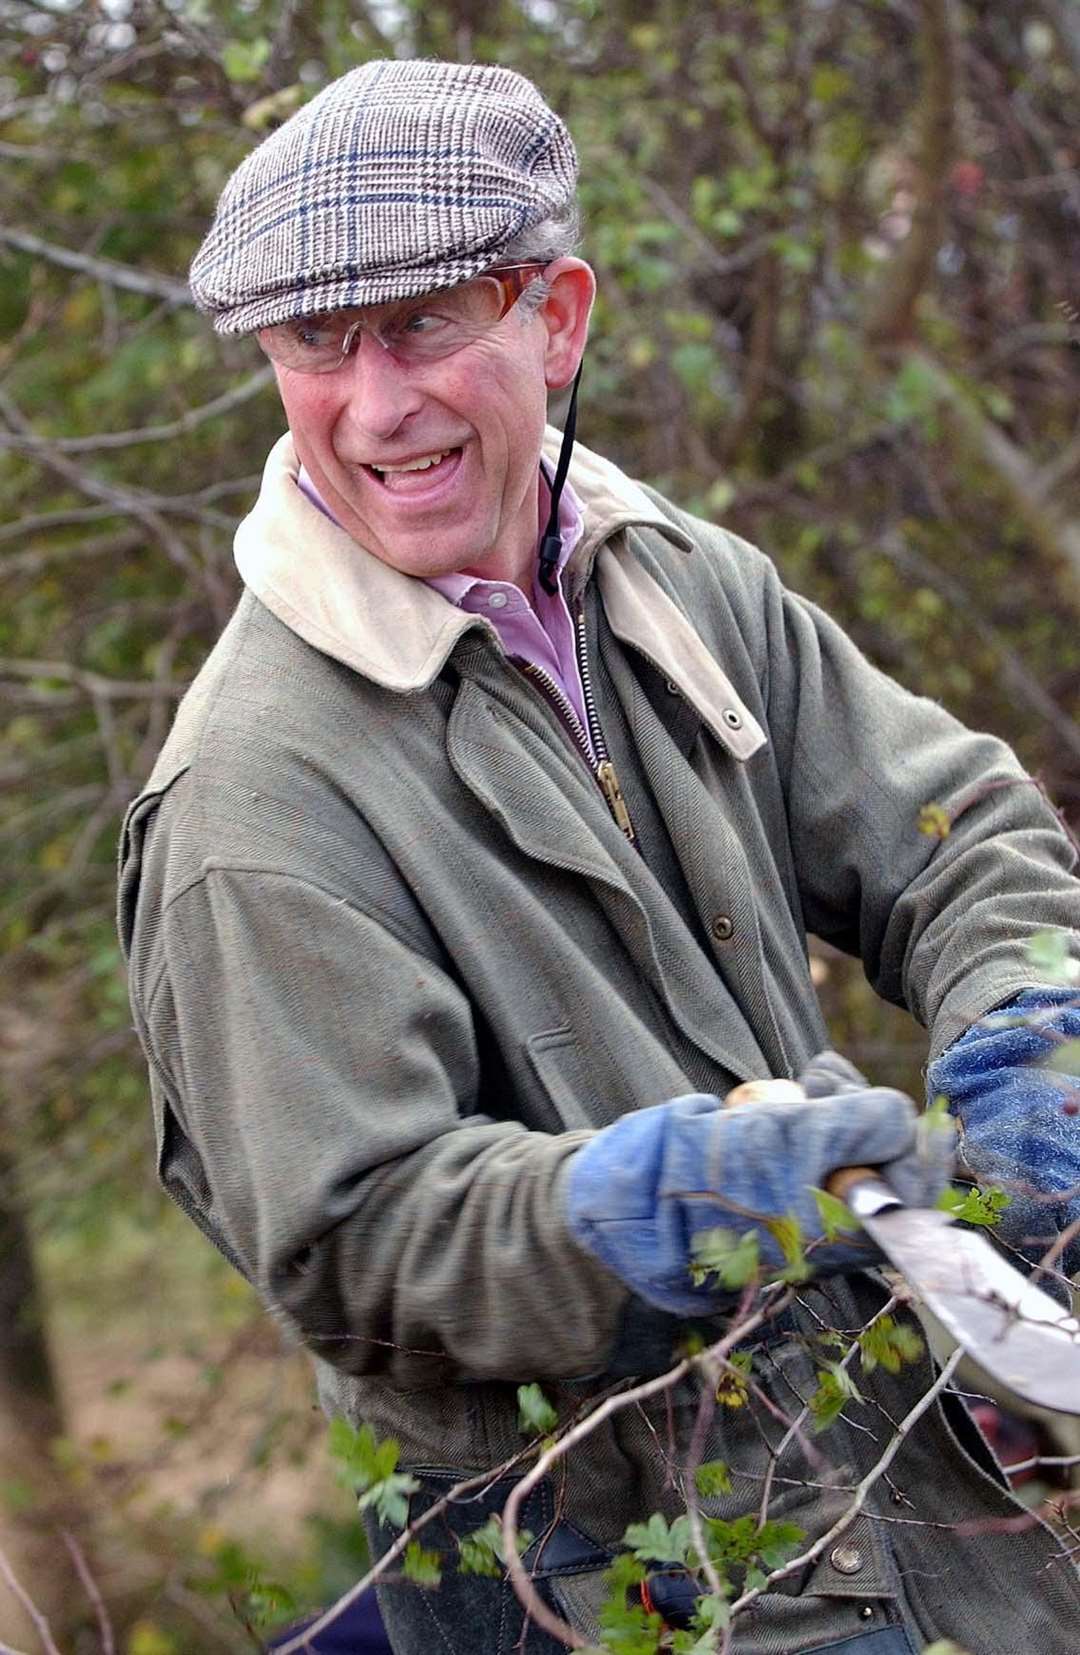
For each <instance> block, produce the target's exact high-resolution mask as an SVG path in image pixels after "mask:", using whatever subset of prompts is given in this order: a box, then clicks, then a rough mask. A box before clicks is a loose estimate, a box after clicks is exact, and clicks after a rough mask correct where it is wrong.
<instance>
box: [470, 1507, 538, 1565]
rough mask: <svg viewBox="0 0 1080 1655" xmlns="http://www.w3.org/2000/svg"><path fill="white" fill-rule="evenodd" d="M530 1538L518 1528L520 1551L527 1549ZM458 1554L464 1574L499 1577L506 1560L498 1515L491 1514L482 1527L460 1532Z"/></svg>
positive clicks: (529, 1544)
mask: <svg viewBox="0 0 1080 1655" xmlns="http://www.w3.org/2000/svg"><path fill="white" fill-rule="evenodd" d="M532 1539H533V1537H532V1535H531V1534H530V1533H529V1531H528V1529H521V1530H519V1532H518V1536H517V1549H518V1551H519V1553H520V1552H527V1551H528V1549H529V1547H530V1546H531V1545H532ZM458 1554H459V1555H458V1569H459V1571H460V1572H461V1573H462V1574H463V1575H489V1576H491V1577H492V1578H494V1579H498V1578H499V1577H500V1576H501V1575H502V1572H503V1568H504V1566H505V1564H506V1552H505V1551H504V1549H503V1538H502V1523H501V1522H500V1520H499V1518H498V1517H496V1516H494V1515H493V1516H491V1517H489V1518H488V1520H487V1522H486V1523H485V1524H484V1526H483V1528H480V1529H474V1530H473V1532H472V1533H471V1534H464V1535H461V1536H460V1538H459V1539H458Z"/></svg>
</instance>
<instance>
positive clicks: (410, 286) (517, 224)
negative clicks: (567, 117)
mask: <svg viewBox="0 0 1080 1655" xmlns="http://www.w3.org/2000/svg"><path fill="white" fill-rule="evenodd" d="M576 178H577V158H576V156H575V153H574V146H573V142H572V140H571V138H570V134H569V133H568V132H567V130H566V127H565V126H564V125H563V123H562V121H561V120H560V119H559V117H558V116H557V115H556V114H555V113H554V111H553V110H551V109H549V108H548V106H547V104H546V103H545V102H544V100H543V99H542V98H541V96H540V94H539V92H538V91H537V90H536V88H535V86H533V85H532V83H531V82H530V81H527V80H526V79H525V78H524V77H523V76H522V75H518V74H515V73H514V71H513V70H512V69H503V68H500V67H498V66H497V65H494V64H478V63H477V64H468V63H439V62H429V61H426V60H422V59H413V60H408V61H401V62H394V61H379V62H373V63H365V64H363V65H362V66H361V67H360V68H359V69H353V70H351V71H350V72H349V73H348V74H347V75H343V76H342V77H341V79H340V80H336V81H334V82H332V84H331V85H330V86H328V87H326V88H325V89H324V90H323V91H322V92H320V93H319V95H318V96H317V97H315V98H313V99H312V101H311V102H310V103H309V104H307V105H306V106H305V107H304V108H303V109H301V110H299V111H298V112H297V113H296V114H295V115H293V116H292V118H291V119H290V120H288V121H286V122H285V124H284V126H282V127H280V128H279V129H278V131H277V132H275V133H273V134H272V135H271V136H270V137H269V138H267V139H265V140H264V142H263V143H261V144H260V145H259V146H258V148H257V149H254V150H253V151H252V152H251V154H250V155H249V156H247V157H246V159H245V160H244V161H242V162H241V164H240V166H239V167H237V169H236V171H235V172H234V173H233V175H232V177H231V178H230V179H229V182H228V183H227V184H226V186H225V188H224V190H223V191H222V194H221V199H220V201H219V202H218V206H217V212H216V214H215V217H214V222H213V224H212V226H211V228H210V232H209V234H208V235H207V237H206V240H205V241H204V242H203V245H202V247H201V248H200V249H199V251H198V253H197V254H196V256H195V260H194V263H193V264H192V266H191V291H192V294H193V296H194V299H195V303H196V304H197V305H198V306H199V308H200V309H201V310H206V311H209V312H210V313H211V314H212V316H213V318H214V326H215V328H216V330H217V331H218V332H219V333H253V332H255V330H256V329H258V328H262V327H267V326H269V325H270V324H272V323H274V322H284V321H287V320H288V319H289V318H290V317H294V316H310V315H313V314H314V313H316V312H318V311H325V310H336V309H339V308H342V307H344V306H346V305H369V304H380V303H383V302H385V301H386V300H389V299H406V298H411V297H413V295H415V294H417V293H427V292H430V291H432V290H433V289H436V288H443V287H452V286H454V284H455V283H457V282H462V281H467V280H468V279H469V277H471V276H475V275H477V274H478V273H479V272H480V271H482V270H486V269H488V268H489V267H490V266H491V265H493V264H497V263H498V262H499V258H500V255H501V254H502V251H503V249H504V248H505V247H506V246H507V245H508V244H509V243H510V242H511V241H512V240H513V239H514V237H516V236H518V235H520V234H521V232H522V231H524V230H527V229H529V228H530V227H531V226H532V225H534V224H538V223H539V222H540V221H541V220H542V219H545V218H550V217H553V216H557V215H559V214H560V213H562V212H563V211H565V210H566V209H567V208H568V207H569V205H570V203H571V201H572V199H573V193H574V185H575V181H576Z"/></svg>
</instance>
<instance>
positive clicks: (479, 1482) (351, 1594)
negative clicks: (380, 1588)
mask: <svg viewBox="0 0 1080 1655" xmlns="http://www.w3.org/2000/svg"><path fill="white" fill-rule="evenodd" d="M590 1417H591V1416H590ZM530 1452H531V1447H527V1448H523V1449H522V1450H521V1452H520V1453H519V1454H514V1455H513V1456H512V1457H511V1458H510V1459H508V1460H504V1461H503V1463H502V1464H501V1465H498V1466H496V1467H495V1468H494V1470H492V1471H482V1472H480V1473H479V1475H478V1476H475V1477H467V1478H466V1479H465V1480H464V1482H460V1483H455V1484H454V1486H453V1488H452V1489H450V1490H449V1491H448V1493H446V1494H444V1495H443V1497H442V1499H441V1500H437V1501H436V1502H435V1504H434V1505H433V1506H429V1507H428V1509H427V1511H425V1512H423V1513H422V1514H421V1515H420V1516H419V1517H418V1518H417V1519H416V1521H415V1522H413V1523H410V1524H409V1526H408V1527H407V1528H405V1529H403V1530H402V1531H401V1533H400V1534H399V1535H398V1537H397V1539H396V1540H395V1541H394V1543H393V1545H392V1546H390V1547H389V1548H388V1550H387V1551H385V1552H383V1555H382V1556H381V1557H380V1558H379V1560H378V1562H377V1563H374V1564H372V1566H371V1568H370V1569H369V1570H368V1572H367V1574H366V1575H364V1577H363V1579H362V1580H358V1581H357V1583H356V1585H355V1586H350V1588H349V1590H348V1591H347V1592H346V1593H345V1595H344V1597H340V1598H338V1600H337V1602H336V1603H332V1604H331V1605H330V1608H329V1609H327V1610H325V1611H324V1612H323V1614H321V1615H320V1616H319V1618H318V1620H315V1621H312V1622H311V1624H310V1626H306V1627H305V1628H304V1630H303V1632H301V1633H299V1634H298V1635H297V1636H296V1637H295V1638H290V1639H289V1642H288V1643H285V1644H279V1645H278V1648H277V1652H276V1655H302V1652H303V1651H305V1650H308V1649H310V1647H311V1639H312V1638H314V1637H316V1636H317V1635H318V1634H319V1633H320V1632H325V1631H326V1629H327V1627H329V1626H333V1624H334V1622H335V1621H336V1620H338V1619H339V1618H340V1616H342V1615H343V1614H344V1613H345V1611H346V1609H349V1608H351V1607H352V1605H353V1604H354V1603H355V1602H356V1601H357V1599H358V1598H361V1597H363V1595H364V1593H365V1592H366V1591H367V1590H368V1589H369V1587H371V1586H373V1585H374V1584H375V1582H376V1581H377V1580H379V1579H380V1578H381V1577H382V1576H383V1575H384V1574H385V1573H386V1571H387V1570H388V1569H389V1567H390V1565H391V1563H393V1562H394V1561H395V1559H396V1558H398V1557H400V1556H401V1554H402V1552H403V1551H404V1550H405V1548H406V1546H407V1545H408V1544H409V1542H410V1541H411V1540H412V1539H413V1538H414V1536H415V1535H417V1534H419V1532H420V1530H421V1529H422V1528H425V1527H426V1526H427V1524H428V1523H430V1522H431V1521H432V1520H433V1519H434V1518H436V1517H439V1516H441V1515H442V1513H443V1512H444V1511H445V1510H446V1508H447V1506H448V1505H450V1504H451V1502H452V1501H454V1500H460V1499H461V1497H462V1495H463V1494H471V1493H472V1491H473V1490H474V1489H478V1488H484V1487H486V1486H487V1485H488V1484H490V1483H493V1482H496V1481H497V1480H498V1479H499V1478H500V1477H502V1476H504V1475H505V1473H506V1472H507V1471H509V1470H512V1468H513V1467H514V1466H515V1465H517V1464H518V1463H519V1462H520V1461H521V1460H522V1459H524V1458H525V1456H526V1454H528V1453H530ZM541 1607H543V1606H541Z"/></svg>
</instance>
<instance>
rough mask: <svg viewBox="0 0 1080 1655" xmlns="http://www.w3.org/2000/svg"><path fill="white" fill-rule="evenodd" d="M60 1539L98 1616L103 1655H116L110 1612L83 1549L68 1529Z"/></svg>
mask: <svg viewBox="0 0 1080 1655" xmlns="http://www.w3.org/2000/svg"><path fill="white" fill-rule="evenodd" d="M60 1538H61V1539H62V1540H63V1542H64V1545H65V1546H66V1547H67V1549H68V1552H69V1554H70V1557H71V1561H72V1562H73V1563H74V1565H75V1573H76V1574H77V1575H78V1577H79V1579H80V1581H81V1582H82V1586H83V1590H84V1591H85V1593H86V1595H87V1597H88V1598H89V1599H90V1602H91V1604H92V1605H93V1609H94V1614H95V1615H96V1616H97V1623H98V1631H99V1633H100V1634H101V1655H116V1638H115V1636H114V1634H113V1629H112V1622H111V1621H110V1620H109V1612H108V1610H107V1609H106V1607H105V1601H104V1599H103V1598H102V1596H101V1592H100V1591H99V1590H98V1584H97V1581H96V1580H95V1579H94V1577H93V1575H92V1574H91V1573H90V1567H89V1565H88V1563H87V1561H86V1558H85V1556H84V1554H83V1550H82V1547H81V1546H80V1545H79V1542H78V1541H77V1540H76V1538H75V1536H74V1535H73V1534H72V1533H71V1532H70V1531H69V1530H68V1529H61V1530H60Z"/></svg>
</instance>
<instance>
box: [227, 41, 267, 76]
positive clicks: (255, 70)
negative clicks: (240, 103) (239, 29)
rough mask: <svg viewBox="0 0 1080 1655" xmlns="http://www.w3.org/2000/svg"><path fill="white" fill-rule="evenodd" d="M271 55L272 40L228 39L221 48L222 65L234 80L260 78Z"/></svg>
mask: <svg viewBox="0 0 1080 1655" xmlns="http://www.w3.org/2000/svg"><path fill="white" fill-rule="evenodd" d="M269 56H270V42H269V41H268V40H267V39H265V37H262V36H260V37H259V39H258V40H227V41H226V42H225V45H224V46H223V47H222V50H221V67H222V68H223V69H224V71H225V73H226V74H227V75H228V77H229V79H230V80H232V81H240V82H243V81H252V80H258V78H259V76H260V75H261V73H262V71H263V68H264V66H265V64H266V61H267V59H268V58H269Z"/></svg>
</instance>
